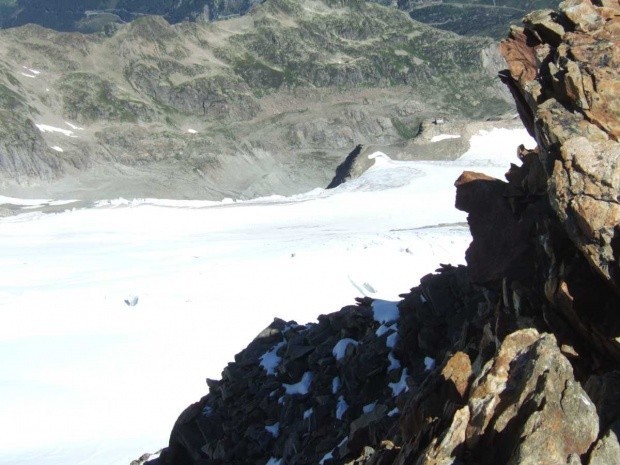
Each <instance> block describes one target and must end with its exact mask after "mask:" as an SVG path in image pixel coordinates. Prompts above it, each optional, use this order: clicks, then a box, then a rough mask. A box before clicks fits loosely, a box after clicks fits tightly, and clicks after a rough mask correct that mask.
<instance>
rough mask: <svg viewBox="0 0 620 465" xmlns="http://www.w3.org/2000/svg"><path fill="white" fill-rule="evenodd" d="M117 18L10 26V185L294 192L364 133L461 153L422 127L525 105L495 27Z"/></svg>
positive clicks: (374, 14) (271, 12) (319, 19)
mask: <svg viewBox="0 0 620 465" xmlns="http://www.w3.org/2000/svg"><path fill="white" fill-rule="evenodd" d="M108 32H109V34H87V35H84V34H79V33H59V32H55V31H52V30H50V29H44V28H41V27H40V26H34V25H29V26H24V27H21V28H10V29H5V30H1V31H0V114H1V115H2V118H1V119H0V134H1V135H2V137H1V138H0V186H2V187H3V189H5V194H8V195H14V196H20V195H21V196H38V195H44V196H46V197H47V196H50V195H52V196H56V195H58V196H65V195H70V196H72V197H74V198H80V199H82V198H88V197H93V196H96V197H99V198H100V197H101V196H104V197H105V196H108V197H109V196H119V195H121V196H127V197H144V196H147V197H162V196H164V197H169V196H180V197H190V198H205V197H206V198H222V197H240V198H247V197H253V196H257V195H267V194H272V193H274V192H275V193H280V194H285V195H287V194H291V193H297V192H302V191H304V190H309V189H312V188H314V187H317V186H326V185H327V184H328V183H329V181H330V180H331V179H332V177H333V175H334V172H335V168H336V166H337V165H338V164H339V163H340V162H341V161H342V158H343V157H344V156H346V154H347V153H349V152H350V151H351V150H352V149H353V148H354V147H355V146H356V145H358V144H363V145H364V146H365V147H368V148H369V149H370V148H371V147H374V149H376V150H381V149H382V148H386V150H387V147H392V148H393V150H390V151H391V152H392V153H396V154H397V156H399V155H398V154H403V156H416V157H418V158H422V157H424V156H433V157H438V156H443V157H450V156H452V157H454V156H457V155H458V154H459V153H463V152H464V150H462V147H461V146H460V145H456V146H454V147H455V148H454V149H451V150H450V149H449V145H450V144H451V143H452V142H450V141H443V142H441V143H438V144H430V137H428V138H426V139H425V138H424V137H422V136H420V135H421V134H422V135H423V134H426V133H427V132H428V131H429V130H436V131H439V132H438V133H441V132H445V131H450V130H453V131H460V130H461V129H462V125H463V124H465V123H466V122H467V121H469V120H471V119H487V118H499V117H501V116H502V115H506V114H510V113H513V112H514V107H513V106H512V104H511V103H509V102H510V97H509V96H508V95H507V92H506V91H505V89H503V87H502V86H501V84H500V83H499V81H498V79H497V78H496V76H497V72H498V71H499V70H500V69H502V68H503V67H504V64H503V63H502V61H501V60H500V58H499V54H498V51H497V45H496V44H495V43H494V42H493V41H492V40H491V39H488V38H483V37H474V36H472V37H462V36H458V35H455V34H453V33H449V32H444V31H441V30H438V29H435V28H432V27H429V26H426V25H424V24H422V23H419V22H416V21H413V20H411V18H410V17H409V16H408V15H407V14H406V13H404V12H402V11H399V10H397V9H395V8H392V7H384V6H381V5H378V4H375V3H366V2H363V1H359V2H335V1H327V0H326V1H319V0H314V1H313V0H309V1H305V2H300V1H293V0H267V1H266V2H264V3H262V4H260V5H257V6H256V7H255V8H254V9H253V10H252V12H251V14H248V15H245V16H241V17H236V18H233V19H229V20H226V21H218V22H214V23H205V22H183V23H179V24H176V25H170V24H168V23H167V22H166V21H165V20H164V19H162V18H161V17H157V16H146V17H140V18H138V19H136V20H135V21H133V22H131V23H129V24H124V25H120V26H118V28H116V29H114V30H110V31H108ZM437 118H439V119H444V120H446V121H448V124H447V125H444V126H435V125H434V124H433V123H432V121H434V120H435V119H437ZM459 128H460V129H459ZM424 140H425V142H424V143H421V142H423V141H424ZM454 143H455V144H458V142H454ZM411 144H413V145H411ZM459 150H460V152H459Z"/></svg>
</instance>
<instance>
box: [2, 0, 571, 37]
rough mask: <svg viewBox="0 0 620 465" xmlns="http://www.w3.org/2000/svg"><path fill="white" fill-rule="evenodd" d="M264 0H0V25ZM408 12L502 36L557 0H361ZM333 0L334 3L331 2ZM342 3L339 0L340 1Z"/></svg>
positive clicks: (94, 28) (78, 22) (101, 24)
mask: <svg viewBox="0 0 620 465" xmlns="http://www.w3.org/2000/svg"><path fill="white" fill-rule="evenodd" d="M264 1H265V0H175V1H172V0H73V1H71V2H70V3H67V2H65V1H61V0H0V27H15V26H23V25H25V24H28V23H32V24H38V25H40V26H44V27H48V28H50V29H54V30H56V31H80V32H86V33H92V32H105V31H110V30H113V29H114V28H115V27H116V25H117V24H120V23H123V22H129V21H133V20H134V19H136V18H138V17H140V16H144V15H157V16H163V17H164V18H165V19H166V20H167V21H168V22H170V23H172V24H174V23H178V22H181V21H214V20H218V19H225V18H230V17H233V16H241V15H245V14H247V13H248V12H249V11H251V10H252V8H254V7H255V6H256V5H258V4H260V3H262V2H264ZM365 1H369V2H373V3H378V4H381V5H384V6H389V7H393V8H398V9H400V10H403V11H407V12H409V13H410V14H411V17H412V18H414V19H416V20H418V21H421V22H423V23H426V24H430V25H434V26H436V27H438V28H439V29H444V30H447V31H452V32H456V33H457V34H464V35H485V36H490V37H496V38H498V37H501V36H503V34H504V31H505V30H506V28H507V25H508V24H511V23H514V22H517V21H520V20H521V18H522V17H523V15H525V13H526V12H528V11H531V10H533V9H537V8H549V7H555V6H557V4H558V3H559V0H525V1H522V0H459V1H450V0H443V1H442V0H365ZM333 3H336V2H333ZM339 3H344V2H342V1H341V2H339Z"/></svg>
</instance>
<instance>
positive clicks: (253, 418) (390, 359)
mask: <svg viewBox="0 0 620 465" xmlns="http://www.w3.org/2000/svg"><path fill="white" fill-rule="evenodd" d="M619 51H620V4H619V3H618V2H617V0H599V1H598V2H594V3H591V1H590V0H568V1H566V2H563V3H562V5H561V6H560V9H559V11H555V12H554V11H551V10H543V11H537V12H535V13H532V14H530V15H528V16H527V17H526V18H525V21H524V27H522V28H513V29H512V30H511V32H510V36H509V38H508V39H506V40H505V41H504V42H503V43H502V53H503V54H504V56H505V57H506V59H507V61H508V65H509V69H508V70H507V71H506V72H505V73H504V74H503V80H504V81H505V82H506V83H507V85H508V86H509V87H510V89H511V91H512V92H513V94H514V96H515V99H516V100H517V102H518V104H519V108H520V114H521V115H522V119H523V122H524V124H525V125H526V127H527V128H528V129H529V130H530V132H531V133H532V134H533V135H534V136H535V137H536V140H537V142H538V147H537V148H536V149H534V150H526V149H524V148H523V147H519V148H518V149H517V148H515V149H516V150H517V154H518V158H519V161H520V166H517V165H516V164H513V165H511V166H510V167H509V170H508V172H507V174H506V179H507V182H505V181H502V180H499V179H494V178H490V177H488V176H486V175H484V174H481V173H474V172H465V173H463V174H462V176H461V177H460V178H459V179H458V180H457V181H456V187H457V193H456V207H457V208H459V209H461V210H464V211H466V212H468V214H469V216H468V223H469V226H470V229H471V233H472V236H473V242H472V244H471V246H470V247H469V249H468V251H467V256H466V258H467V267H458V268H454V267H451V266H449V265H443V266H442V267H441V268H440V269H439V270H438V272H437V273H436V274H429V275H427V276H426V277H424V278H423V279H422V280H421V284H420V286H418V287H416V288H413V289H412V290H411V291H410V292H409V293H407V294H405V295H403V300H402V301H401V302H400V303H398V304H390V303H386V302H382V301H372V300H370V299H363V300H360V301H359V303H358V305H357V306H352V307H346V308H344V309H342V310H341V311H340V312H337V313H334V314H330V315H324V316H321V317H320V318H319V322H318V323H317V324H312V325H307V326H300V325H297V324H296V323H294V322H288V323H285V322H283V321H279V320H276V321H274V323H273V324H271V325H270V326H269V327H268V328H267V329H266V330H264V331H263V332H262V333H261V334H259V336H258V337H257V338H256V339H255V340H254V341H253V342H252V343H251V344H250V345H249V346H248V348H247V349H246V350H244V351H243V352H241V353H240V354H238V355H237V356H236V358H235V361H234V362H233V363H231V364H229V365H228V367H227V368H226V369H225V370H224V372H223V374H222V379H221V380H220V381H211V380H210V381H208V384H209V393H208V394H207V395H206V396H205V397H203V398H202V399H201V400H200V401H199V402H197V403H196V404H194V405H192V406H190V407H189V408H188V409H187V410H186V411H185V412H183V414H182V415H181V416H180V417H179V419H178V421H177V422H176V424H175V426H174V428H173V430H172V434H171V438H170V444H169V446H168V447H167V448H166V449H164V450H163V451H162V453H161V455H160V456H159V458H156V459H154V460H151V461H150V462H149V463H151V464H153V465H155V464H162V465H163V464H166V465H167V464H170V465H172V464H174V465H185V464H223V463H252V464H260V465H263V464H270V465H275V464H295V463H308V464H309V463H319V464H321V465H323V464H330V463H353V464H367V465H370V464H373V465H379V464H381V465H388V464H395V465H396V464H398V465H402V464H414V463H415V464H429V465H430V464H549V465H557V464H588V465H603V464H605V465H611V464H617V463H619V460H620V444H619V441H618V437H619V435H620V408H619V406H620V389H619V386H620V384H619V380H620V317H619V312H620V282H619V281H618V276H619V274H618V272H619V268H618V257H619V256H620V242H619V241H618V235H619V227H618V224H619V221H618V219H619V218H618V212H619V211H620V210H619V208H620V207H619V205H618V203H619V196H618V194H619V191H620V184H619V182H620V181H619V180H620V177H619V173H620V171H619V166H620V165H619V162H620V142H619V137H620V126H619V123H620V106H619V105H620V92H619V87H618V77H617V76H618V69H619V67H620V55H619ZM515 161H516V160H515ZM147 458H148V456H145V457H143V459H147Z"/></svg>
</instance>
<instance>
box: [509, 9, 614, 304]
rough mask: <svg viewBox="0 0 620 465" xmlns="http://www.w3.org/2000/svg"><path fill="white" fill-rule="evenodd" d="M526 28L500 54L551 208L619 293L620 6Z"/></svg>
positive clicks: (564, 12) (531, 22)
mask: <svg viewBox="0 0 620 465" xmlns="http://www.w3.org/2000/svg"><path fill="white" fill-rule="evenodd" d="M525 26H526V27H525V28H524V29H515V30H513V31H511V34H510V37H509V38H508V39H506V40H505V41H504V42H503V43H502V46H501V48H502V52H503V54H504V57H505V58H506V60H507V62H508V65H509V71H510V76H511V78H512V88H513V92H517V93H518V94H519V95H520V97H519V98H520V99H521V100H522V101H524V102H527V105H528V107H529V108H528V110H529V111H530V112H531V114H532V115H534V118H533V119H534V125H535V128H532V129H534V131H535V133H536V138H537V140H538V141H539V145H540V148H541V154H542V160H543V164H544V166H545V168H546V169H547V172H548V175H549V193H550V199H551V204H552V206H553V207H554V209H555V210H556V212H557V214H558V215H559V217H560V218H561V219H562V221H563V222H564V224H565V227H566V229H567V231H568V233H569V236H570V237H571V239H572V240H573V242H574V243H575V244H576V245H577V247H578V248H579V249H580V250H581V252H582V253H584V255H585V257H586V258H587V260H588V261H589V262H590V265H591V266H592V267H593V268H594V269H595V270H596V271H597V272H598V273H600V274H601V275H602V276H603V277H604V278H605V279H606V280H608V281H609V283H610V285H611V286H613V287H614V288H615V289H616V291H618V292H620V268H619V263H618V256H619V255H620V231H619V229H618V223H619V220H620V216H619V215H620V199H619V197H618V193H619V190H618V187H619V184H618V180H619V179H620V178H619V176H620V173H619V171H618V164H619V163H620V146H619V145H618V140H619V139H620V78H619V76H618V69H619V68H620V6H618V2H615V1H605V2H599V5H595V4H592V2H590V1H589V0H568V1H565V2H563V3H562V4H561V5H560V12H559V14H558V13H551V12H538V13H536V14H531V15H529V16H528V17H527V18H526V21H525ZM526 123H527V122H526ZM530 124H531V123H530Z"/></svg>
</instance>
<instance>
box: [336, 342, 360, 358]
mask: <svg viewBox="0 0 620 465" xmlns="http://www.w3.org/2000/svg"><path fill="white" fill-rule="evenodd" d="M358 344H359V342H357V341H356V340H355V339H351V338H348V337H347V338H344V339H340V340H339V341H338V342H336V345H335V346H334V348H333V349H332V355H333V356H334V357H335V358H336V360H342V359H343V358H344V356H345V355H346V353H347V347H349V346H350V345H353V346H357V345H358Z"/></svg>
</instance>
